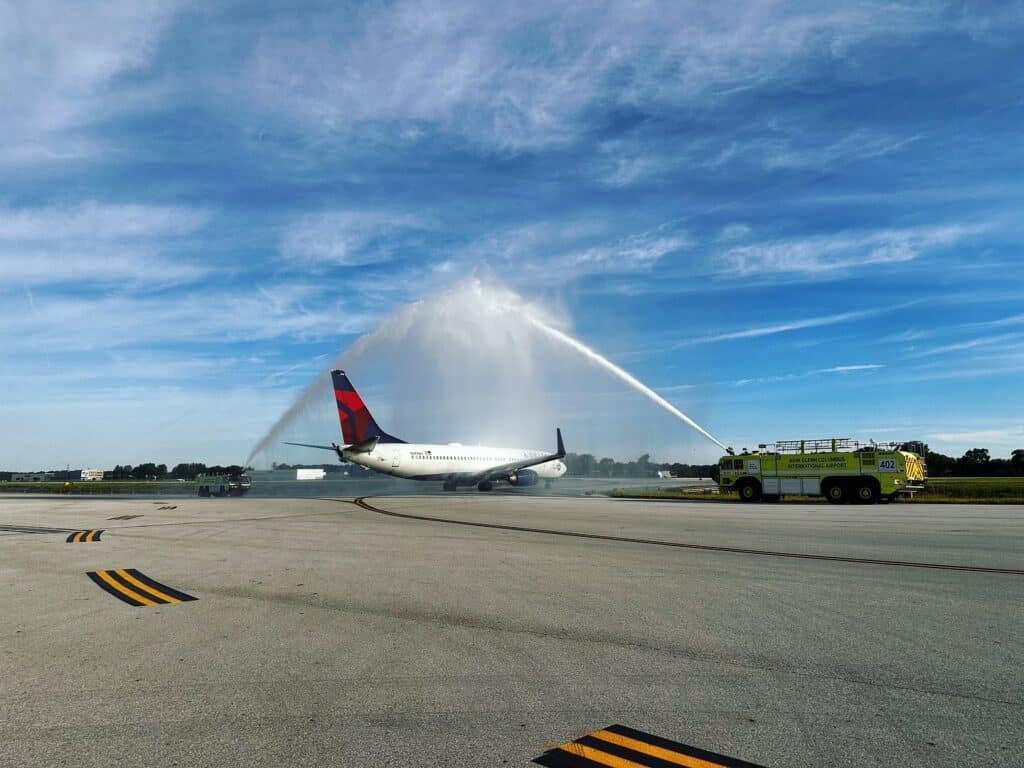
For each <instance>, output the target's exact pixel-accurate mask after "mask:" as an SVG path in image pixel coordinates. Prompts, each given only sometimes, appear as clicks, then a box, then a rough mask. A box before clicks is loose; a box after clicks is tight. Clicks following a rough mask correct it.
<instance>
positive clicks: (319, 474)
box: [295, 469, 327, 480]
mask: <svg viewBox="0 0 1024 768" xmlns="http://www.w3.org/2000/svg"><path fill="white" fill-rule="evenodd" d="M326 476H327V472H326V471H324V470H322V469H296V470H295V479H296V480H323V479H324V477H326Z"/></svg>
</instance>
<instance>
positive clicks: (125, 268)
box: [0, 202, 211, 285]
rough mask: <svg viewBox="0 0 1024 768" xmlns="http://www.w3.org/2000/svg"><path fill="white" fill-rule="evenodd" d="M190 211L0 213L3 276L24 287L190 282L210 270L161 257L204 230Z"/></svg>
mask: <svg viewBox="0 0 1024 768" xmlns="http://www.w3.org/2000/svg"><path fill="white" fill-rule="evenodd" d="M210 218H211V213H210V212H209V211H207V210H205V209H200V208H192V207H185V206H153V205H136V204H129V205H123V204H101V203H97V202H87V203H82V204H79V205H75V206H61V207H45V208H18V209H11V208H7V209H0V261H2V262H3V264H4V277H5V278H6V279H8V280H12V281H19V282H21V283H23V284H26V285H27V284H34V285H41V284H57V283H68V282H75V283H94V282H107V283H109V282H118V283H124V282H125V281H131V280H136V279H144V280H146V281H148V282H150V283H151V284H154V285H157V284H163V283H168V282H180V281H182V280H185V281H190V280H196V279H198V278H200V277H202V276H203V275H204V274H205V273H206V272H207V271H208V267H206V266H204V265H200V264H196V263H194V262H193V263H190V262H188V261H185V260H183V259H182V258H180V257H175V258H168V257H167V256H166V255H164V254H163V253H162V251H166V250H168V249H169V248H172V247H173V246H174V245H175V243H177V242H179V240H180V239H181V238H183V237H185V236H188V235H192V234H194V233H196V232H197V231H199V230H200V229H202V228H203V227H205V226H206V225H207V224H208V222H209V221H210Z"/></svg>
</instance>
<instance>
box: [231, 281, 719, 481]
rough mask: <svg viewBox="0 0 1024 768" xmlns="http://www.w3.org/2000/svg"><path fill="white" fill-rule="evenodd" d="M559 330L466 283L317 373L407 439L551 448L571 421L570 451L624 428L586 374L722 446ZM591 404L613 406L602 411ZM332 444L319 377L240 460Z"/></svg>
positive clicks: (487, 285)
mask: <svg viewBox="0 0 1024 768" xmlns="http://www.w3.org/2000/svg"><path fill="white" fill-rule="evenodd" d="M567 325H568V323H567V321H566V318H565V317H564V316H562V315H560V314H559V313H558V311H557V309H555V308H552V307H549V306H544V307H541V306H538V305H536V304H533V303H530V302H528V301H526V300H525V299H524V298H523V297H522V296H520V295H519V294H517V293H515V292H513V291H511V290H508V289H506V288H504V287H501V286H499V285H497V284H495V283H493V282H489V281H484V280H481V279H479V278H471V279H467V280H464V281H462V282H459V283H457V284H455V285H454V286H452V287H451V288H449V289H447V290H445V291H441V292H439V293H437V294H434V295H432V296H429V297H427V298H425V299H423V300H421V301H418V302H415V303H413V304H409V305H407V306H405V307H402V308H400V309H398V310H397V311H396V312H394V313H393V314H391V315H389V316H388V317H386V318H385V319H384V320H383V321H382V322H381V323H380V325H378V326H377V328H375V329H374V330H373V331H371V332H369V333H367V334H365V335H363V336H361V337H360V338H358V339H357V340H356V341H355V342H353V343H352V344H351V345H350V346H349V347H348V348H347V349H346V350H344V351H343V352H342V353H341V354H340V355H338V357H337V358H335V360H334V361H333V362H332V364H331V365H330V366H328V369H329V368H342V369H344V370H346V371H348V373H349V374H350V376H351V377H352V380H353V383H354V384H355V385H356V386H357V387H358V388H359V390H360V393H361V394H362V395H363V398H364V399H365V400H366V401H367V403H368V404H369V405H370V408H371V410H373V411H374V415H375V416H376V417H377V420H378V422H380V423H381V425H382V426H383V427H384V428H385V429H387V430H388V431H389V432H391V433H392V434H396V435H398V436H400V437H404V438H406V439H409V440H412V441H416V442H447V441H449V440H459V441H462V442H475V443H480V444H497V445H511V446H522V447H528V446H529V447H540V446H546V445H547V444H548V443H551V442H553V437H554V435H553V434H550V433H553V428H554V426H555V425H556V424H560V425H562V426H563V427H565V426H568V423H567V422H572V423H574V424H575V425H576V427H577V428H576V432H575V436H576V437H577V441H576V442H575V443H574V444H571V445H570V446H569V448H570V450H573V449H574V447H575V449H576V450H577V451H578V450H579V446H580V445H581V444H582V439H581V438H582V434H581V433H582V432H584V431H586V429H587V427H588V425H592V424H596V423H603V424H604V426H605V428H609V427H614V426H615V424H614V420H615V419H616V418H619V419H622V426H623V428H626V427H628V425H630V424H632V423H635V422H634V421H633V420H630V419H628V418H625V413H626V411H627V410H628V409H627V408H626V405H625V404H624V402H623V401H624V399H626V400H628V398H623V397H622V392H621V390H618V391H617V392H611V393H606V394H605V395H602V393H600V392H595V388H600V387H601V386H602V385H605V386H606V385H607V384H608V379H607V378H605V377H600V376H597V377H595V376H594V375H593V374H594V371H595V367H596V369H600V370H603V371H605V372H607V373H609V374H611V376H612V377H614V380H616V381H619V382H621V383H624V384H626V385H627V386H628V387H630V388H632V389H633V390H635V391H636V392H638V393H640V394H642V395H643V396H644V397H645V398H646V399H647V400H649V401H651V402H654V403H655V404H657V405H658V406H659V407H660V408H662V409H664V410H665V411H667V412H668V413H670V414H671V415H672V416H673V417H675V418H676V419H678V420H680V421H682V422H683V423H684V424H686V425H687V426H688V427H689V428H691V429H693V430H695V431H696V432H697V433H698V434H700V435H701V436H702V437H704V438H706V439H708V440H710V441H712V442H713V443H715V444H716V445H718V446H719V447H722V448H724V447H725V446H724V445H723V444H722V443H721V442H720V441H719V440H717V439H716V438H715V437H713V436H712V435H711V434H710V433H708V432H707V431H706V430H705V429H704V428H703V427H701V426H700V425H699V424H697V423H696V422H695V421H694V420H693V419H691V418H690V417H689V416H687V415H686V414H685V413H683V412H682V411H681V410H679V409H678V408H676V407H675V406H673V405H672V404H671V403H669V402H668V401H666V400H665V399H664V398H663V397H661V396H660V395H658V394H657V393H656V392H654V391H653V390H652V389H651V388H650V387H648V386H647V385H645V384H643V383H642V382H641V381H639V380H638V379H637V378H636V377H634V376H633V375H631V374H630V373H628V372H626V371H625V370H623V369H622V368H620V367H619V366H617V365H615V364H614V363H612V362H611V361H609V360H608V359H607V358H605V357H604V356H602V355H601V354H599V353H598V352H596V351H594V350H593V349H591V348H590V347H588V346H587V345H585V344H583V343H582V342H580V341H578V340H577V339H575V338H574V337H572V336H571V335H570V334H569V333H567V332H566V331H565V330H562V328H565V327H567ZM570 351H571V352H572V354H566V353H567V352H570ZM602 379H604V381H603V382H602V381H601V380H602ZM595 397H596V398H601V397H612V398H614V401H613V403H612V405H611V406H610V407H609V406H608V403H607V401H596V402H595V401H594V400H593V398H595ZM588 398H591V399H590V400H589V401H588ZM386 406H390V412H389V411H388V408H387V407H386ZM648 421H649V417H648ZM338 436H339V435H338V423H337V414H336V413H335V408H334V398H333V396H332V392H331V383H330V375H329V370H325V371H323V372H322V373H321V374H320V375H318V376H317V377H316V378H315V379H314V380H313V381H312V382H311V383H310V384H309V385H308V386H307V387H306V388H305V390H304V391H303V392H302V393H301V394H300V395H299V396H298V398H297V399H296V400H295V402H294V403H293V404H292V405H291V406H290V407H289V408H288V409H287V410H286V411H285V412H284V413H283V414H282V415H281V417H280V418H279V419H278V420H277V421H276V422H275V423H274V425H273V426H272V427H271V428H270V430H269V431H268V432H267V434H266V435H264V437H263V438H262V439H261V440H260V441H259V442H258V443H257V444H256V445H255V446H254V448H253V450H252V453H251V454H250V456H249V463H252V462H253V460H254V459H256V458H257V457H260V458H262V459H263V462H262V463H265V464H269V463H270V459H271V458H272V457H273V456H274V455H275V453H276V452H278V451H281V450H287V451H289V453H288V455H289V457H290V458H289V460H290V461H293V460H294V458H292V457H293V456H294V454H292V453H291V451H293V450H294V449H282V448H281V442H282V441H284V440H295V441H297V442H316V443H328V442H331V441H337V439H338ZM644 437H649V435H645V436H644ZM615 442H616V444H619V442H620V441H618V440H616V441H615ZM313 458H315V459H316V460H324V459H323V457H311V459H313ZM257 463H260V462H257Z"/></svg>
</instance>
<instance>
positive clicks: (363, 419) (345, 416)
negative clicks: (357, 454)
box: [331, 369, 405, 445]
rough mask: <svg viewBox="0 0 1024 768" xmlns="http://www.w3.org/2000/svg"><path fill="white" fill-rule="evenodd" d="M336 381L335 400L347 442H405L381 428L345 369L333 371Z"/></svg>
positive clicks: (344, 438) (352, 443)
mask: <svg viewBox="0 0 1024 768" xmlns="http://www.w3.org/2000/svg"><path fill="white" fill-rule="evenodd" d="M331 379H332V380H333V382H334V400H335V402H336V403H337V404H338V420H339V421H340V422H341V436H342V439H343V440H344V441H345V443H347V444H349V445H355V444H358V443H366V442H367V441H369V440H374V439H376V441H377V442H378V443H404V442H405V441H404V440H399V439H398V438H397V437H392V436H391V435H389V434H388V433H387V432H385V431H384V430H383V429H381V428H380V427H379V426H378V425H377V422H376V421H375V420H374V418H373V415H372V414H371V413H370V409H369V408H367V407H366V403H364V402H363V398H361V397H360V396H359V393H358V392H356V388H355V387H353V386H352V382H351V381H349V378H348V376H347V375H346V374H345V372H344V371H339V370H338V369H334V370H333V371H331Z"/></svg>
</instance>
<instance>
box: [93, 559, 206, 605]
mask: <svg viewBox="0 0 1024 768" xmlns="http://www.w3.org/2000/svg"><path fill="white" fill-rule="evenodd" d="M86 575H87V576H88V577H89V578H90V579H92V580H93V582H95V584H96V586H98V587H99V588H100V589H102V590H103V591H104V592H107V593H108V594H111V595H113V596H114V597H116V598H117V599H118V600H122V601H124V602H126V603H128V605H134V606H136V607H140V606H143V605H170V604H171V603H187V602H188V601H190V600H197V599H198V598H195V597H192V595H186V594H185V593H184V592H180V591H178V590H177V589H174V588H173V587H168V586H167V585H166V584H161V583H160V582H159V581H154V580H153V579H151V578H149V576H147V575H146V574H144V573H140V572H139V571H137V570H136V569H135V568H115V569H113V570H108V571H89V572H88V573H87V574H86Z"/></svg>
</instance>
